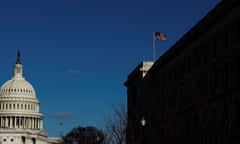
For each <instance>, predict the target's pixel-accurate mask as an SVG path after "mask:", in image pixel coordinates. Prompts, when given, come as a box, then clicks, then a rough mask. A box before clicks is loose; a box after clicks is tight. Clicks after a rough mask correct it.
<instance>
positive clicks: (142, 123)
mask: <svg viewBox="0 0 240 144" xmlns="http://www.w3.org/2000/svg"><path fill="white" fill-rule="evenodd" d="M140 123H141V126H142V144H144V127H145V125H146V120H145V118H144V117H142V119H141V121H140Z"/></svg>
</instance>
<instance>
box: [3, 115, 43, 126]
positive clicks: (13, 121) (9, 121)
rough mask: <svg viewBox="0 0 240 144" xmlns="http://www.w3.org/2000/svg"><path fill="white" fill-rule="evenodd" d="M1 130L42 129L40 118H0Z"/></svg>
mask: <svg viewBox="0 0 240 144" xmlns="http://www.w3.org/2000/svg"><path fill="white" fill-rule="evenodd" d="M0 126H1V128H24V129H42V118H41V117H28V116H0Z"/></svg>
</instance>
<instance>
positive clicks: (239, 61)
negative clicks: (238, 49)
mask: <svg viewBox="0 0 240 144" xmlns="http://www.w3.org/2000/svg"><path fill="white" fill-rule="evenodd" d="M237 74H238V79H239V80H240V55H238V58H237Z"/></svg>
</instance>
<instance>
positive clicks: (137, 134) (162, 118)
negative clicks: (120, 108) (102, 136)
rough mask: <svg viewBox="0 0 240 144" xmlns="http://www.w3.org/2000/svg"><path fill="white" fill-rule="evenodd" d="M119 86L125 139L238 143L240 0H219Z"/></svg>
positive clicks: (132, 142) (133, 142)
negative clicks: (125, 97)
mask: <svg viewBox="0 0 240 144" xmlns="http://www.w3.org/2000/svg"><path fill="white" fill-rule="evenodd" d="M125 86H126V87H127V94H128V129H127V144H141V143H145V144H147V143H148V144H153V143H154V144H157V143H159V144H209V143H211V144H212V143H217V144H219V143H222V144H239V143H240V1H239V0H222V1H221V2H220V3H219V4H218V5H217V6H216V7H215V8H214V9H213V10H211V11H210V12H209V13H208V14H207V15H206V16H205V17H204V18H203V19H202V20H200V21H199V22H198V23H197V24H196V25H195V26H194V27H193V28H192V29H191V30H190V31H189V32H188V33H186V34H185V35H184V36H183V37H182V38H181V39H180V40H179V41H177V42H176V44H174V45H173V46H172V47H171V48H170V49H169V50H168V51H167V52H166V53H165V54H164V55H163V56H161V57H160V58H159V59H158V60H157V61H156V62H154V63H151V62H142V63H140V65H138V66H137V67H136V68H135V69H134V71H133V72H132V73H131V74H130V75H129V76H128V79H127V81H126V82H125ZM142 119H144V120H145V125H144V126H142V125H141V124H140V121H141V120H142Z"/></svg>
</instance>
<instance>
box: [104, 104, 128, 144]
mask: <svg viewBox="0 0 240 144" xmlns="http://www.w3.org/2000/svg"><path fill="white" fill-rule="evenodd" d="M113 108H114V114H113V115H110V116H109V117H107V118H105V124H106V125H105V129H104V133H105V138H106V139H105V143H107V144H124V143H126V128H127V111H126V106H125V105H124V104H123V103H121V105H120V106H118V107H116V106H113Z"/></svg>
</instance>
